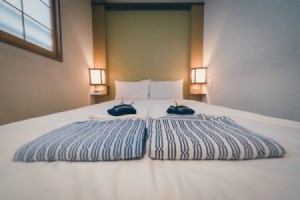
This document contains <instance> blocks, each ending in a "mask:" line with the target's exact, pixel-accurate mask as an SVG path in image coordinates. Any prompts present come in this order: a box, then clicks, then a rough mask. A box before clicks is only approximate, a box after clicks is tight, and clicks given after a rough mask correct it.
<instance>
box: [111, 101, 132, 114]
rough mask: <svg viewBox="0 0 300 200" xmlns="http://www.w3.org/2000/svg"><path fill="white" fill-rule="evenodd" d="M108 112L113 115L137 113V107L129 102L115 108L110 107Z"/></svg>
mask: <svg viewBox="0 0 300 200" xmlns="http://www.w3.org/2000/svg"><path fill="white" fill-rule="evenodd" d="M107 112H108V114H110V115H112V116H121V115H128V114H136V110H135V108H134V107H132V106H131V105H129V104H121V105H117V106H114V107H113V108H111V109H109V110H108V111H107Z"/></svg>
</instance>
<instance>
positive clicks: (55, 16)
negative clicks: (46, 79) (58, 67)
mask: <svg viewBox="0 0 300 200" xmlns="http://www.w3.org/2000/svg"><path fill="white" fill-rule="evenodd" d="M50 3H51V8H52V9H51V19H52V45H53V50H52V51H50V50H47V49H44V48H42V47H40V46H38V45H35V44H33V43H31V42H28V41H26V40H24V39H22V38H19V37H16V36H14V35H12V34H9V33H7V32H5V31H3V30H0V41H2V42H5V43H8V44H10V45H13V46H16V47H19V48H22V49H25V50H28V51H30V52H33V53H36V54H39V55H42V56H45V57H48V58H51V59H54V60H57V61H60V62H62V61H63V55H62V35H61V21H60V6H59V0H50Z"/></svg>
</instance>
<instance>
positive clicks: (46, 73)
mask: <svg viewBox="0 0 300 200" xmlns="http://www.w3.org/2000/svg"><path fill="white" fill-rule="evenodd" d="M60 8H61V26H62V45H63V62H57V61H55V60H51V59H49V58H46V57H43V56H40V55H37V54H34V53H31V52H28V51H26V50H23V49H20V48H17V47H14V46H11V45H8V44H6V43H3V42H0V61H1V62H0V124H5V123H9V122H13V121H18V120H23V119H27V118H31V117H36V116H41V115H46V114H50V113H55V112H59V111H64V110H68V109H73V108H77V107H81V106H85V105H88V104H89V101H90V96H89V89H90V86H89V77H88V68H89V67H91V66H93V40H92V13H91V5H90V0H82V1H72V0H64V1H60Z"/></svg>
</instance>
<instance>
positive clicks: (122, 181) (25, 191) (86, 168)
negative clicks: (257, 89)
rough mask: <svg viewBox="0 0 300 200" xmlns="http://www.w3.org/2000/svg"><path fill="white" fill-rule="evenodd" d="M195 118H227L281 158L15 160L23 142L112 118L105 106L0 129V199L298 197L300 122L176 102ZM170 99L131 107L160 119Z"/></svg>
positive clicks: (90, 107)
mask: <svg viewBox="0 0 300 200" xmlns="http://www.w3.org/2000/svg"><path fill="white" fill-rule="evenodd" d="M179 103H182V104H184V105H186V106H189V107H191V108H193V109H194V110H195V111H196V114H198V113H203V114H207V115H216V116H220V115H222V116H224V115H226V116H228V117H230V118H232V119H233V120H235V121H236V122H238V123H239V124H241V125H242V126H244V127H246V128H248V129H250V130H253V131H255V132H257V133H259V134H261V135H263V136H266V137H270V138H272V139H274V140H276V141H277V142H278V143H280V144H281V145H282V146H283V147H284V148H285V150H286V154H285V156H284V157H283V158H274V159H258V160H249V161H217V160H214V161H205V160H200V161H160V160H151V159H150V158H149V157H148V155H147V154H146V155H145V157H144V158H143V159H141V160H131V161H116V162H93V163H91V162H71V163H70V162H52V163H46V162H38V163H20V162H13V155H14V153H15V152H16V151H17V149H18V148H19V147H20V146H22V145H23V144H25V143H27V142H29V141H32V140H33V139H35V138H37V137H39V136H41V135H43V134H45V133H47V132H49V131H51V130H53V129H55V128H58V127H60V126H63V125H66V124H69V123H72V122H74V121H83V120H87V119H88V118H89V116H91V115H92V116H97V118H106V119H107V118H114V117H111V116H109V115H108V114H107V109H108V108H111V107H112V106H114V105H116V104H119V101H110V102H106V103H102V104H97V105H93V106H88V107H83V108H80V109H75V110H71V111H66V112H61V113H57V114H53V115H48V116H43V117H38V118H33V119H29V120H25V121H21V122H16V123H12V124H8V125H4V126H1V127H0V199H1V200H2V199H3V200H6V199H33V200H34V199H39V200H40V199H130V200H133V199H299V197H300V190H299V187H300V123H299V122H293V121H288V120H282V119H276V118H271V117H265V116H262V115H257V114H252V113H247V112H242V111H238V110H232V109H228V108H224V107H218V106H212V105H208V104H205V103H199V102H196V101H190V100H179ZM173 104H174V101H171V100H144V101H142V100H141V101H136V102H135V103H134V107H135V108H136V109H137V112H138V113H137V115H138V116H141V117H143V118H147V116H151V117H152V118H157V117H161V116H164V115H165V114H166V110H167V108H168V107H169V106H170V105H173Z"/></svg>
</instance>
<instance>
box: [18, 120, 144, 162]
mask: <svg viewBox="0 0 300 200" xmlns="http://www.w3.org/2000/svg"><path fill="white" fill-rule="evenodd" d="M145 136H146V121H145V120H143V119H117V120H107V121H94V120H91V121H84V122H74V123H72V124H69V125H66V126H63V127H61V128H58V129H55V130H53V131H51V132H49V133H47V134H45V135H43V136H41V137H39V138H37V139H36V140H34V141H32V142H29V143H28V144H26V145H24V146H22V147H21V148H20V149H19V150H18V151H17V152H16V153H15V156H14V161H23V162H35V161H49V162H50V161H115V160H128V159H135V158H141V157H143V155H144V146H145V144H144V143H145Z"/></svg>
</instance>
